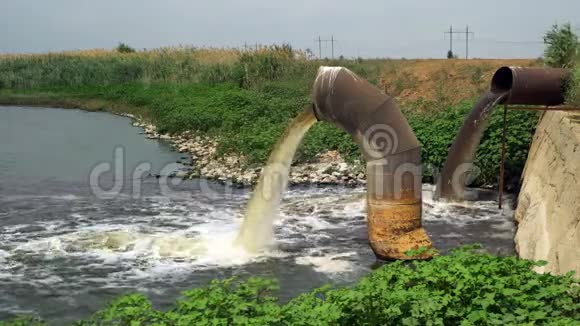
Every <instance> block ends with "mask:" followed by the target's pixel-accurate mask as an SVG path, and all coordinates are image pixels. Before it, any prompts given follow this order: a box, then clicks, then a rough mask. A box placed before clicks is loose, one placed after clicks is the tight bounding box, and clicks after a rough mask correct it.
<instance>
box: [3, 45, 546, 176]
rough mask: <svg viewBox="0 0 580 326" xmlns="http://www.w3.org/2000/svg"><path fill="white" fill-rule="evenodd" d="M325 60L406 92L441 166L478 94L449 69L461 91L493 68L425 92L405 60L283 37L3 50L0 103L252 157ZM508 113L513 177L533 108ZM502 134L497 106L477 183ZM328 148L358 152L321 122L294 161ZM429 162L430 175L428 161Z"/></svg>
mask: <svg viewBox="0 0 580 326" xmlns="http://www.w3.org/2000/svg"><path fill="white" fill-rule="evenodd" d="M405 64H407V63H406V62H405ZM410 64H411V65H417V63H415V62H412V63H410ZM320 65H341V66H346V67H348V68H349V69H351V70H353V71H355V72H356V73H357V74H359V75H361V76H362V77H364V78H366V79H368V80H370V81H371V82H372V83H374V84H376V85H377V86H378V87H381V88H384V89H386V90H387V91H388V92H389V93H393V94H394V95H397V96H398V97H401V99H400V101H401V102H402V103H403V109H404V111H405V113H406V115H407V117H408V119H409V121H410V123H411V125H412V127H413V128H414V130H415V132H416V133H417V135H418V137H419V139H420V141H421V143H422V146H423V162H424V163H425V164H427V166H428V167H432V168H435V169H436V168H440V167H441V166H442V165H443V162H444V161H445V158H446V155H447V149H448V147H449V146H450V144H451V142H452V140H453V137H454V136H455V134H456V132H457V131H458V130H459V127H460V126H461V124H462V123H463V119H464V118H465V116H466V115H467V112H468V111H469V109H470V106H471V104H472V103H473V97H471V98H467V99H464V100H463V101H461V100H458V99H453V98H451V97H450V94H453V92H454V87H459V86H457V85H456V83H457V81H456V79H453V78H449V75H450V74H451V75H453V74H454V72H452V70H451V69H452V68H449V67H455V66H453V65H458V66H457V67H455V68H453V69H457V70H458V71H461V74H462V75H461V76H464V77H465V78H468V79H469V80H470V81H471V82H470V85H471V86H469V85H465V86H464V88H466V89H467V90H465V89H462V94H477V93H478V92H479V91H480V89H481V88H482V87H484V86H482V85H485V84H486V83H487V80H486V76H488V75H490V73H489V72H490V71H491V70H493V68H491V67H490V66H486V65H483V64H482V66H477V65H474V66H471V65H468V66H465V65H463V64H458V63H451V66H446V68H442V69H440V70H434V72H433V79H435V80H438V81H439V83H438V84H437V86H436V89H435V90H426V91H424V94H425V96H423V97H419V98H417V94H421V92H423V90H422V88H421V81H420V80H419V79H418V77H417V78H416V77H413V75H412V74H411V72H409V71H408V70H406V69H404V68H401V67H399V65H401V63H400V62H396V61H394V60H334V61H316V60H309V59H308V58H306V57H305V55H304V54H302V53H299V52H295V51H293V50H292V49H291V48H290V47H287V46H280V47H269V48H263V49H260V50H258V51H254V52H240V51H233V50H200V49H164V50H155V51H149V52H137V53H125V54H120V53H115V52H108V51H92V52H85V53H61V54H46V55H24V56H4V57H0V103H4V104H9V103H12V104H35V103H36V104H43V105H57V106H59V105H65V106H72V107H75V106H76V107H84V108H88V109H100V108H103V109H108V110H113V111H121V112H129V113H132V114H136V115H138V116H141V117H142V118H144V119H147V120H150V121H151V122H152V123H154V124H155V125H156V126H157V127H158V128H159V130H160V131H161V132H167V133H180V132H183V131H187V130H194V131H197V132H200V133H203V134H207V135H210V136H212V137H215V138H217V139H218V140H219V149H218V150H219V153H236V154H241V155H243V156H244V157H246V158H247V163H248V164H250V165H252V164H260V163H263V162H264V161H265V159H266V158H267V155H268V153H269V151H270V150H271V149H272V146H273V145H274V144H275V142H276V140H277V138H278V136H279V135H281V133H282V131H283V129H284V127H285V126H286V124H287V123H288V121H289V120H290V119H291V118H292V117H293V116H294V115H296V114H297V112H299V111H300V110H302V108H303V107H304V106H305V105H307V104H308V103H309V102H310V100H309V95H310V87H311V85H312V82H313V79H314V77H315V74H316V70H317V68H318V67H319V66H320ZM418 65H419V66H420V65H421V63H418ZM420 69H426V68H424V67H422V66H421V68H420ZM430 69H432V68H430ZM432 70H433V69H432ZM447 80H449V81H448V82H447V83H448V84H449V87H448V88H449V89H448V88H447V87H446V81H447ZM441 85H443V86H441ZM471 96H473V95H471ZM405 99H407V100H405ZM508 119H509V126H510V128H509V129H508V143H507V151H508V152H507V156H506V157H507V158H508V160H507V162H506V168H507V171H508V175H511V176H512V177H513V178H514V180H517V179H518V178H519V175H520V173H521V170H522V168H523V165H524V163H525V159H526V156H527V149H528V147H529V144H530V142H531V135H532V133H533V129H534V126H535V122H536V120H537V115H536V114H534V113H528V112H510V113H509V116H508ZM500 141H501V114H500V112H496V113H494V114H493V116H492V119H491V123H490V126H489V128H488V130H487V131H486V133H485V135H484V138H483V141H482V145H481V146H480V149H479V151H478V153H477V159H476V164H477V165H478V166H479V167H480V169H481V174H480V177H479V178H478V179H477V180H476V184H479V185H482V184H495V183H496V182H497V174H498V173H497V170H498V162H499V154H500ZM327 150H338V151H339V152H340V153H341V154H342V155H343V156H344V157H345V158H346V159H347V160H351V161H352V160H356V159H360V153H359V150H358V148H357V147H356V145H355V144H354V143H353V142H352V141H351V139H350V136H349V135H347V134H346V133H344V132H343V131H341V130H338V129H337V128H335V127H333V126H331V125H328V124H325V123H319V124H317V125H316V126H315V127H314V128H313V130H312V131H310V132H309V133H308V135H307V137H306V139H305V141H304V143H303V146H301V148H300V150H299V152H298V155H297V161H298V162H307V161H310V160H312V159H314V157H315V155H316V154H317V153H321V152H324V151H327ZM219 153H218V154H219ZM425 170H426V175H427V176H429V175H430V174H431V169H425Z"/></svg>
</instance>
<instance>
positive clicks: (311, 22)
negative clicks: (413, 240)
mask: <svg viewBox="0 0 580 326" xmlns="http://www.w3.org/2000/svg"><path fill="white" fill-rule="evenodd" d="M556 22H558V23H564V22H571V23H572V24H573V26H575V27H576V28H580V0H551V1H547V0H487V1H479V0H478V1H473V0H437V1H435V0H366V1H365V0H358V1H347V0H286V1H278V0H245V1H242V0H229V1H228V0H206V1H199V0H0V53H6V52H43V51H60V50H74V49H87V48H112V47H114V46H116V45H117V44H118V43H119V42H126V43H128V44H129V45H131V46H133V47H136V48H154V47H160V46H172V45H180V44H182V45H194V46H216V47H224V46H229V47H243V46H244V44H245V43H246V44H248V45H253V44H255V43H260V44H271V43H283V42H286V43H290V44H291V45H292V46H294V47H296V48H301V49H306V48H310V49H312V50H313V51H314V52H315V53H316V54H318V44H317V43H315V42H314V40H315V39H316V38H318V36H319V35H320V36H321V37H322V38H323V39H330V37H331V36H334V38H335V39H337V40H338V42H337V43H336V44H335V55H336V56H338V55H341V54H342V55H345V56H348V57H353V56H362V57H391V58H400V57H406V58H424V57H433V58H437V57H443V56H445V54H446V52H447V50H448V49H449V39H448V36H445V34H444V31H445V30H448V29H449V25H453V27H454V29H457V30H461V31H464V30H465V27H466V25H469V28H470V30H472V31H473V32H474V34H473V36H471V40H470V51H469V54H470V57H480V58H524V57H525V58H529V57H538V56H540V55H541V54H542V50H543V44H542V43H541V41H542V34H543V33H544V32H545V31H546V30H547V29H548V28H549V27H550V26H551V25H552V24H554V23H556ZM453 49H454V52H455V53H456V54H458V55H459V56H465V36H464V35H455V37H454V47H453ZM322 50H323V53H322V55H323V56H328V57H330V55H331V53H330V52H331V51H330V44H329V43H326V44H325V45H323V49H322Z"/></svg>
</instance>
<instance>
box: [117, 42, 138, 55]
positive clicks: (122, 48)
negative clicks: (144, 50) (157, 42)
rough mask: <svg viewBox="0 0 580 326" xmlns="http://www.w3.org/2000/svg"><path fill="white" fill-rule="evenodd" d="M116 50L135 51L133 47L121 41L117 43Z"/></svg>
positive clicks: (121, 51) (123, 51)
mask: <svg viewBox="0 0 580 326" xmlns="http://www.w3.org/2000/svg"><path fill="white" fill-rule="evenodd" d="M117 52H119V53H133V52H135V49H133V48H132V47H130V46H129V45H127V44H125V43H123V42H121V43H119V45H117Z"/></svg>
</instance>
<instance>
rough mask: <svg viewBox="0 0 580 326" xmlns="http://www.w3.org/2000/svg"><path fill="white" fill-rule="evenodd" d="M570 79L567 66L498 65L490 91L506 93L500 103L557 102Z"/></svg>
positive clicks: (561, 97)
mask: <svg viewBox="0 0 580 326" xmlns="http://www.w3.org/2000/svg"><path fill="white" fill-rule="evenodd" d="M569 81H570V71H569V70H566V69H556V68H533V67H532V68H530V67H528V68H524V67H501V68H499V69H498V70H497V71H496V72H495V74H494V75H493V77H492V79H491V91H492V92H494V93H506V92H508V96H507V98H506V99H505V100H504V101H503V104H522V105H547V106H552V105H560V104H563V103H564V101H565V99H566V98H565V97H566V87H567V86H568V83H569Z"/></svg>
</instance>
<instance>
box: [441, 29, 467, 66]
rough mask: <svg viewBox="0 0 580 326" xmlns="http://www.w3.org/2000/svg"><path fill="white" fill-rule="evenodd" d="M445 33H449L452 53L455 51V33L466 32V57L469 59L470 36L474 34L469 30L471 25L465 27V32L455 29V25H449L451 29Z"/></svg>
mask: <svg viewBox="0 0 580 326" xmlns="http://www.w3.org/2000/svg"><path fill="white" fill-rule="evenodd" d="M444 33H445V35H447V34H449V51H451V53H453V35H454V34H465V59H469V36H471V35H473V32H470V31H469V26H467V27H466V28H465V32H459V31H453V26H449V31H447V32H444Z"/></svg>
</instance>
